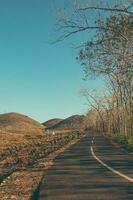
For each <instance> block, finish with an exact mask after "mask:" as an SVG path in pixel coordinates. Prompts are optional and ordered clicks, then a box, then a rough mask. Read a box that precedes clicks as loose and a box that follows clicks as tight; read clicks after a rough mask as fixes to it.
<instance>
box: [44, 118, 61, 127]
mask: <svg viewBox="0 0 133 200" xmlns="http://www.w3.org/2000/svg"><path fill="white" fill-rule="evenodd" d="M62 120H63V119H58V118H54V119H50V120H48V121H46V122H44V123H42V124H43V125H44V126H45V127H46V128H48V129H49V128H51V127H53V126H55V125H56V124H58V123H59V122H61V121H62Z"/></svg>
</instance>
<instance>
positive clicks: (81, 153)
mask: <svg viewBox="0 0 133 200" xmlns="http://www.w3.org/2000/svg"><path fill="white" fill-rule="evenodd" d="M38 200H133V156H132V155H129V154H128V153H126V152H125V151H124V150H123V149H121V148H119V147H118V146H117V145H115V144H114V143H112V142H111V141H110V140H109V139H108V138H107V137H105V136H104V135H99V134H95V136H94V134H88V135H87V136H85V137H84V138H82V139H81V140H80V141H79V142H78V143H77V144H75V145H73V146H72V147H71V148H69V149H67V150H66V151H65V152H64V153H62V154H61V155H59V156H58V157H57V159H56V160H55V163H54V165H53V166H52V167H51V168H50V169H49V170H48V171H47V173H46V175H45V177H44V180H43V182H42V184H41V187H40V192H39V198H38Z"/></svg>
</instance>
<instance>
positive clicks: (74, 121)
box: [50, 115, 84, 129]
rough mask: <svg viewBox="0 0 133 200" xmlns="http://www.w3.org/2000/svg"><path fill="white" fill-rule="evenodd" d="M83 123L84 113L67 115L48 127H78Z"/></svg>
mask: <svg viewBox="0 0 133 200" xmlns="http://www.w3.org/2000/svg"><path fill="white" fill-rule="evenodd" d="M83 125H84V115H73V116H71V117H68V118H66V119H64V120H62V121H61V122H59V123H58V124H56V125H54V126H52V127H51V128H50V129H78V128H82V127H83Z"/></svg>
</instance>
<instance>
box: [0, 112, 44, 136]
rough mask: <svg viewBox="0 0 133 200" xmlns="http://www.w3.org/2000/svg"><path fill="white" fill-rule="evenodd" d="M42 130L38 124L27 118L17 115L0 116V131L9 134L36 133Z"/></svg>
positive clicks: (42, 127)
mask: <svg viewBox="0 0 133 200" xmlns="http://www.w3.org/2000/svg"><path fill="white" fill-rule="evenodd" d="M43 129H44V126H42V125H41V124H40V123H39V122H37V121H35V120H33V119H31V118H30V117H28V116H25V115H22V114H18V113H6V114H1V115H0V130H1V131H5V132H10V133H14V132H15V133H21V132H22V133H23V134H25V133H32V132H33V133H36V134H38V133H39V132H40V131H42V130H43Z"/></svg>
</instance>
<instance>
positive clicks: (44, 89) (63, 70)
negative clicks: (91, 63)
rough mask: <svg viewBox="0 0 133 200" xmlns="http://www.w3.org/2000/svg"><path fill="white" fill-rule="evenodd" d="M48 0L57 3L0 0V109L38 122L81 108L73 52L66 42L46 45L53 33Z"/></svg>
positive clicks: (77, 67) (79, 77)
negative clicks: (20, 114) (29, 117)
mask: <svg viewBox="0 0 133 200" xmlns="http://www.w3.org/2000/svg"><path fill="white" fill-rule="evenodd" d="M53 2H56V8H57V7H58V6H61V3H62V2H63V1H62V0H55V1H53V0H1V1H0V94H1V95H0V113H3V112H19V113H23V114H26V115H29V116H31V117H33V118H34V119H36V120H39V121H40V122H43V121H45V120H48V119H50V118H54V117H59V118H65V117H68V116H70V115H72V114H83V113H84V112H85V111H86V109H87V107H86V106H85V105H84V103H85V100H84V99H83V98H82V97H80V95H79V90H80V87H81V86H82V85H85V83H84V81H83V80H82V77H83V72H82V69H81V67H80V65H79V64H78V63H77V61H76V60H75V57H76V51H75V50H74V49H72V48H70V45H69V42H70V41H69V42H64V43H60V44H56V45H50V44H49V42H50V41H52V40H53V38H54V36H55V35H54V24H55V13H56V12H55V10H56V8H55V7H54V6H53V5H54V4H53ZM67 2H68V1H67ZM80 37H82V36H80ZM80 39H81V38H80ZM88 84H89V86H91V87H94V86H97V85H99V82H95V81H89V83H88Z"/></svg>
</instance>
